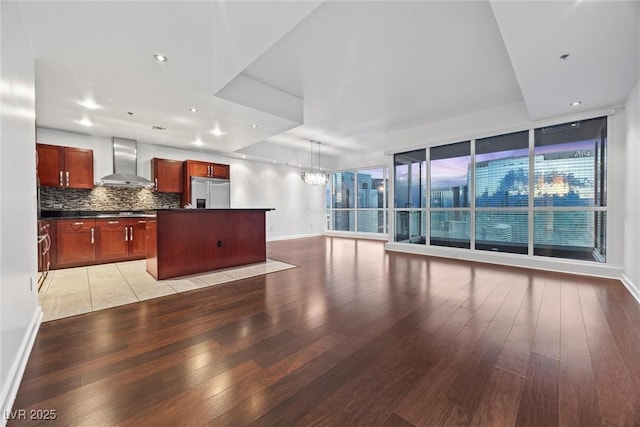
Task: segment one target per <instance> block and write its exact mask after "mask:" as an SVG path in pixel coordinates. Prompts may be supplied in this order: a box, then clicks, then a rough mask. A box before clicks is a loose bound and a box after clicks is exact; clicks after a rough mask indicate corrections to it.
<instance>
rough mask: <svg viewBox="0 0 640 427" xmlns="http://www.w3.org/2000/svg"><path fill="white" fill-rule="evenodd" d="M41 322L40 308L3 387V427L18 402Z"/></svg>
mask: <svg viewBox="0 0 640 427" xmlns="http://www.w3.org/2000/svg"><path fill="white" fill-rule="evenodd" d="M41 321H42V308H41V307H40V306H38V307H37V308H36V311H35V312H34V313H33V317H32V318H31V323H30V324H29V328H28V329H27V333H26V334H25V336H24V338H23V339H22V344H21V345H20V349H19V351H18V354H17V355H16V358H15V359H14V361H13V365H12V366H11V370H10V371H9V375H8V377H7V378H6V380H5V383H4V384H3V385H2V421H1V423H0V425H2V427H4V426H5V425H6V424H7V421H8V418H9V414H10V412H11V409H12V408H13V403H14V402H15V400H16V395H17V394H18V388H19V387H20V382H21V381H22V376H23V375H24V370H25V368H26V367H27V361H28V360H29V355H30V354H31V350H32V349H33V343H34V342H35V340H36V336H37V335H38V330H39V329H40V323H41Z"/></svg>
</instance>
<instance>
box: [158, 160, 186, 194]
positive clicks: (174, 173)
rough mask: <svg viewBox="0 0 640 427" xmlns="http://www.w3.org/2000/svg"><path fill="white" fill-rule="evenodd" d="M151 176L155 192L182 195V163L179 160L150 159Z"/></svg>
mask: <svg viewBox="0 0 640 427" xmlns="http://www.w3.org/2000/svg"><path fill="white" fill-rule="evenodd" d="M151 176H152V179H153V182H154V184H155V190H156V191H160V192H162V193H182V190H183V182H184V162H183V161H180V160H167V159H158V158H153V159H151Z"/></svg>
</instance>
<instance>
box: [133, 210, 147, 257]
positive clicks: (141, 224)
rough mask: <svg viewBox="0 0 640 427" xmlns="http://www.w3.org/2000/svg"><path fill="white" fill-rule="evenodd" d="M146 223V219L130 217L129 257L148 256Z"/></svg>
mask: <svg viewBox="0 0 640 427" xmlns="http://www.w3.org/2000/svg"><path fill="white" fill-rule="evenodd" d="M146 225H147V220H146V219H141V218H131V219H129V259H141V258H144V257H146V256H147V235H146Z"/></svg>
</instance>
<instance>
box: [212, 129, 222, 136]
mask: <svg viewBox="0 0 640 427" xmlns="http://www.w3.org/2000/svg"><path fill="white" fill-rule="evenodd" d="M211 133H212V134H214V135H215V136H221V135H223V133H222V131H221V130H220V128H215V129H214V130H212V131H211Z"/></svg>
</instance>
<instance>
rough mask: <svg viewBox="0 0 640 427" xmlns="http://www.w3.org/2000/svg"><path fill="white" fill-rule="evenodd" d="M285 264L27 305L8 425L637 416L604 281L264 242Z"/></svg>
mask: <svg viewBox="0 0 640 427" xmlns="http://www.w3.org/2000/svg"><path fill="white" fill-rule="evenodd" d="M268 257H270V258H272V259H277V260H280V261H284V262H288V263H292V264H295V265H298V266H299V268H295V269H290V270H285V271H281V272H277V273H271V274H268V275H265V276H259V277H254V278H250V279H245V280H239V281H236V282H231V283H228V284H224V285H219V286H213V287H209V288H204V289H200V290H195V291H191V292H186V293H182V294H178V295H171V296H167V297H163V298H159V299H154V300H149V301H145V302H140V303H136V304H131V305H127V306H121V307H117V308H112V309H108V310H103V311H99V312H94V313H89V314H84V315H80V316H77V317H73V318H68V319H62V320H56V321H52V322H47V323H44V324H43V325H42V326H41V328H40V332H39V334H38V337H37V339H36V342H35V346H34V349H33V352H32V354H31V358H30V359H29V362H28V366H27V369H26V372H25V375H24V378H23V381H22V384H21V387H20V390H19V392H18V396H17V399H16V402H15V405H14V410H18V409H25V410H27V415H29V413H30V410H33V409H43V410H55V411H56V416H57V419H56V420H55V421H44V420H29V421H24V420H22V421H10V422H9V425H23V424H24V425H29V424H36V423H38V422H39V423H41V424H44V425H83V426H84V425H88V426H89V425H90V426H94V425H130V426H140V425H168V426H174V425H231V426H244V425H260V426H284V425H293V424H296V425H305V426H308V425H309V426H311V425H319V426H327V425H330V426H342V425H378V426H411V425H429V426H430V425H484V426H510V425H523V426H525V425H528V426H553V425H564V426H569V425H575V426H592V425H612V426H631V425H640V322H639V321H640V307H639V306H638V304H637V303H636V301H635V300H634V299H633V298H632V296H631V295H630V294H629V293H628V292H627V290H626V289H625V288H624V286H623V285H622V284H621V283H620V282H617V281H612V280H603V279H594V278H586V277H579V276H570V275H562V274H554V273H547V272H541V271H533V270H523V269H516V268H508V267H501V266H494V265H487V264H478V263H467V262H461V261H455V260H449V259H440V258H427V257H423V256H414V255H406V254H398V253H385V252H384V247H383V243H381V242H376V241H367V240H352V239H345V238H330V237H318V238H309V239H300V240H291V241H281V242H273V243H269V245H268Z"/></svg>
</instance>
